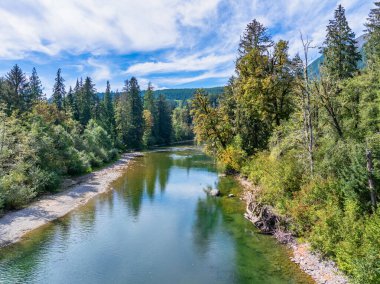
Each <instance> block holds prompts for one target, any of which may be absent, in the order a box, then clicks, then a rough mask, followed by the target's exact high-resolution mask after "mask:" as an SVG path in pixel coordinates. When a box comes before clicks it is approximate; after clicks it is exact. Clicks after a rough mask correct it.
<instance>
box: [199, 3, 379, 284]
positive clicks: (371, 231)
mask: <svg viewBox="0 0 380 284" xmlns="http://www.w3.org/2000/svg"><path fill="white" fill-rule="evenodd" d="M326 24H327V29H326V30H327V33H326V37H325V41H324V43H323V45H322V46H321V47H319V52H320V53H321V55H322V56H323V62H322V64H320V65H319V72H318V73H319V75H318V76H316V75H315V73H314V74H312V73H311V72H310V68H309V66H310V63H311V62H310V59H309V53H310V52H312V48H314V46H313V43H312V41H311V40H310V39H309V38H308V37H307V35H302V34H301V35H300V43H302V49H301V50H302V52H301V53H300V54H298V55H296V56H295V57H294V58H291V57H290V55H289V52H288V51H289V43H288V41H287V40H278V41H274V40H273V38H272V37H271V34H270V33H269V31H268V29H267V28H266V27H264V26H263V25H262V24H261V23H259V22H258V21H257V20H253V21H252V22H251V23H249V24H248V25H247V27H246V30H245V31H244V34H243V35H242V37H241V40H240V44H239V49H238V54H237V60H236V76H234V77H232V78H231V79H230V80H229V83H228V85H227V86H226V87H225V91H224V94H223V95H222V96H221V97H220V98H219V100H218V103H217V105H214V104H212V103H211V102H210V99H209V97H208V95H207V93H205V92H204V91H202V90H199V91H198V92H197V94H196V95H195V97H194V99H193V101H192V115H193V123H194V132H195V135H196V140H197V141H198V142H199V143H204V145H205V149H206V151H207V152H208V153H209V154H211V155H214V156H215V157H216V159H217V161H218V162H219V164H220V165H221V166H223V167H224V169H225V171H226V172H229V173H239V174H240V175H242V176H245V177H247V178H248V179H249V180H250V181H252V182H253V183H254V185H256V186H257V190H258V194H259V195H258V196H259V200H258V202H260V203H263V204H267V205H269V206H272V207H273V208H274V210H275V211H276V213H277V214H278V215H280V216H283V217H284V220H289V222H288V226H289V228H288V229H289V230H290V231H291V232H292V233H293V234H294V235H296V236H297V237H299V238H300V239H301V240H307V241H308V242H310V243H311V245H312V247H313V248H314V249H317V250H318V251H320V252H321V253H322V254H323V255H324V256H325V257H328V258H330V259H333V260H334V261H335V262H336V263H337V265H338V267H339V268H340V269H341V270H342V271H344V272H345V273H347V274H348V275H349V276H350V277H351V278H352V279H353V281H354V282H356V283H379V282H380V253H379V252H380V209H379V208H378V196H377V192H378V191H379V188H380V2H375V5H374V8H373V9H372V10H371V11H369V15H368V18H367V19H366V24H365V27H366V30H365V41H366V43H365V45H364V56H362V55H361V52H360V51H359V50H358V48H357V42H356V40H355V38H356V35H355V34H354V32H352V30H351V28H350V26H349V23H348V21H347V19H346V16H345V9H344V8H343V7H342V6H341V5H340V6H339V7H338V8H337V9H336V10H335V12H334V14H333V17H332V19H331V20H330V21H329V23H326ZM361 61H362V62H364V63H365V64H364V65H365V67H364V68H363V69H360V68H359V66H358V64H360V62H361Z"/></svg>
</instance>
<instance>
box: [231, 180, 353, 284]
mask: <svg viewBox="0 0 380 284" xmlns="http://www.w3.org/2000/svg"><path fill="white" fill-rule="evenodd" d="M237 179H238V181H239V182H240V184H241V185H242V186H243V188H244V194H243V196H242V199H243V200H244V201H245V202H246V204H247V206H246V213H245V214H244V217H245V218H246V219H248V220H249V221H251V222H252V223H253V224H254V225H255V226H256V227H257V228H258V229H259V230H260V231H261V232H263V233H265V234H271V235H273V236H274V237H275V238H276V239H277V240H278V242H280V243H282V244H285V245H287V246H288V247H289V248H290V249H291V250H292V253H293V257H291V258H290V259H291V261H293V262H295V263H297V264H298V265H299V266H300V268H301V269H302V270H303V271H304V272H305V273H307V274H308V275H310V276H311V277H312V278H313V279H314V281H315V282H316V283H318V284H347V283H349V279H348V278H347V276H345V275H344V274H343V273H342V272H341V271H339V270H338V268H337V267H336V265H335V263H334V262H333V261H331V260H325V259H323V258H322V256H321V255H320V254H318V253H316V252H313V251H312V250H311V247H310V244H308V243H298V242H297V239H296V238H295V237H294V236H293V235H292V234H291V233H290V232H288V231H287V230H286V223H287V222H288V220H284V219H283V218H282V217H280V216H278V215H276V214H275V211H274V209H273V208H271V207H270V206H267V205H263V204H260V203H257V202H256V198H255V197H256V194H257V190H256V187H255V186H254V185H253V184H252V183H251V182H250V181H248V180H247V179H244V178H242V177H238V178H237Z"/></svg>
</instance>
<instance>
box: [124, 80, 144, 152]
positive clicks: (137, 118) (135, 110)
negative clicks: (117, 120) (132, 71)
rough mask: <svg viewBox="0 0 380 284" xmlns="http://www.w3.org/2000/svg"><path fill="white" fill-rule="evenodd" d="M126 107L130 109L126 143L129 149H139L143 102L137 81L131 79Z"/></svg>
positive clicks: (141, 136)
mask: <svg viewBox="0 0 380 284" xmlns="http://www.w3.org/2000/svg"><path fill="white" fill-rule="evenodd" d="M127 99H128V105H129V109H130V111H131V112H130V115H129V129H128V140H129V141H128V142H129V147H130V148H133V149H134V148H140V147H141V145H142V138H143V134H144V119H143V102H142V99H141V95H140V87H139V85H138V82H137V79H136V78H135V77H132V78H131V80H130V81H129V88H128V97H127Z"/></svg>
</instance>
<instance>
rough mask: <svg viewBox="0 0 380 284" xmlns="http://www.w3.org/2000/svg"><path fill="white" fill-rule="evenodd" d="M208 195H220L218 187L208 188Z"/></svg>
mask: <svg viewBox="0 0 380 284" xmlns="http://www.w3.org/2000/svg"><path fill="white" fill-rule="evenodd" d="M210 195H211V196H220V191H219V189H216V188H213V189H211V190H210Z"/></svg>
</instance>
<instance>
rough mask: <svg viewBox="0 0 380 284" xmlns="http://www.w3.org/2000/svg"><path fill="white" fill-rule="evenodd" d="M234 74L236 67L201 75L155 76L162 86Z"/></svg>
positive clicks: (155, 79) (227, 76)
mask: <svg viewBox="0 0 380 284" xmlns="http://www.w3.org/2000/svg"><path fill="white" fill-rule="evenodd" d="M233 74H234V69H233V68H230V69H226V70H224V71H220V72H214V71H209V72H204V73H203V74H201V75H196V76H187V77H186V76H185V77H183V76H181V77H170V78H162V77H158V78H154V81H155V82H156V83H158V84H159V85H160V86H165V85H171V86H175V85H183V84H188V83H192V82H197V81H201V80H206V79H211V78H214V79H215V78H229V77H231V76H232V75H233Z"/></svg>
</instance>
